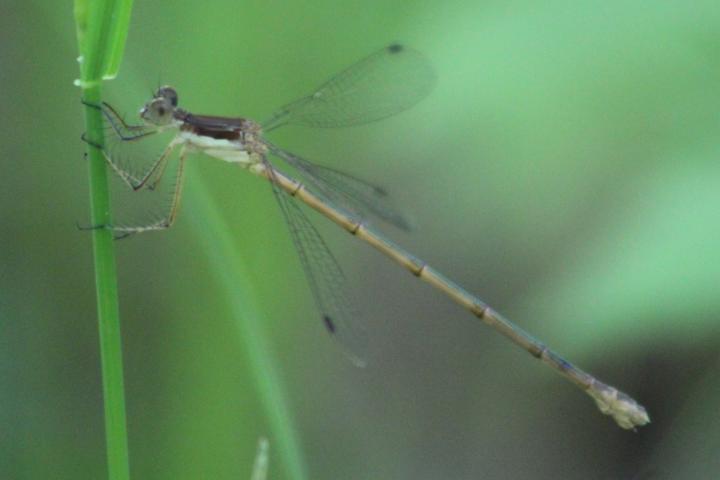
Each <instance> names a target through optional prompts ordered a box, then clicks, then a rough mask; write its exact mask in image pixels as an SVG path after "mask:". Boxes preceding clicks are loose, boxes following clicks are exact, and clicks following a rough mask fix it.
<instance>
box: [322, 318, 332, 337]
mask: <svg viewBox="0 0 720 480" xmlns="http://www.w3.org/2000/svg"><path fill="white" fill-rule="evenodd" d="M322 319H323V322H324V323H325V328H327V329H328V332H330V333H335V324H334V323H333V321H332V318H330V317H328V316H327V315H323V317H322Z"/></svg>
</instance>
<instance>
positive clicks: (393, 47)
mask: <svg viewBox="0 0 720 480" xmlns="http://www.w3.org/2000/svg"><path fill="white" fill-rule="evenodd" d="M403 48H405V47H403V46H402V45H400V44H399V43H393V44H392V45H388V47H387V51H388V52H390V53H399V52H402V51H403Z"/></svg>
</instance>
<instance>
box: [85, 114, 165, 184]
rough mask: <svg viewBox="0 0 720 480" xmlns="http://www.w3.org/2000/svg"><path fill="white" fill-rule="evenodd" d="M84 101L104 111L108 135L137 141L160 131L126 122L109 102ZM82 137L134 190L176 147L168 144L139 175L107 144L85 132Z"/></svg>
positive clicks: (119, 139) (122, 140) (123, 140)
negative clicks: (115, 154) (100, 142)
mask: <svg viewBox="0 0 720 480" xmlns="http://www.w3.org/2000/svg"><path fill="white" fill-rule="evenodd" d="M82 103H83V104H84V105H85V106H87V107H89V108H95V109H97V110H100V111H101V112H102V115H103V119H104V121H105V123H106V124H107V127H106V133H107V134H108V135H113V136H114V137H115V138H116V139H117V140H118V141H121V142H135V141H138V140H141V139H143V138H145V137H148V136H150V135H154V134H156V133H158V129H157V128H154V127H151V126H147V125H130V124H128V123H126V122H125V120H124V119H123V118H122V117H121V116H120V115H119V114H118V113H117V111H116V110H115V109H114V108H113V107H112V106H111V105H110V104H108V103H105V102H103V103H101V104H95V103H90V102H86V101H84V100H83V101H82ZM81 138H82V140H83V141H84V142H86V143H88V144H89V145H91V146H92V147H94V148H97V149H99V150H100V151H101V152H102V154H103V157H104V158H105V160H106V161H107V162H108V165H110V167H111V168H112V169H113V171H114V172H115V173H116V174H117V175H118V176H119V177H120V179H121V180H122V181H123V182H124V183H125V184H126V185H127V186H128V187H130V188H132V189H133V190H139V189H141V188H143V187H144V186H145V184H146V182H147V181H148V179H149V178H150V177H151V176H152V175H153V173H154V172H155V171H156V169H157V168H158V167H159V166H161V165H163V162H165V160H166V158H167V156H168V155H169V153H170V152H171V151H172V147H174V145H168V147H167V148H166V149H165V151H163V153H162V155H160V157H159V158H158V159H157V160H155V161H154V162H153V163H152V164H151V165H150V167H149V168H148V169H146V170H145V171H144V172H143V173H142V174H141V175H139V176H138V175H136V174H135V173H133V172H132V171H131V170H130V169H129V168H127V167H126V166H125V165H123V164H122V163H121V162H120V161H119V159H118V158H115V156H114V155H112V153H111V152H110V151H109V150H108V149H107V148H106V146H105V145H101V144H98V143H96V142H94V141H92V140H90V139H88V138H87V137H86V136H85V134H83V135H82V137H81ZM161 172H162V169H161ZM157 180H159V179H157Z"/></svg>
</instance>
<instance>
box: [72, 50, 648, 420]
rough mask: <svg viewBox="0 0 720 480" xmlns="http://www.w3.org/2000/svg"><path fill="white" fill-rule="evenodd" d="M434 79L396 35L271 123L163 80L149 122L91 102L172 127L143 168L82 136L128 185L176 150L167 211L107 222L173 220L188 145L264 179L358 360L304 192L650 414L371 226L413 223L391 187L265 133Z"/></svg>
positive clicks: (113, 127)
mask: <svg viewBox="0 0 720 480" xmlns="http://www.w3.org/2000/svg"><path fill="white" fill-rule="evenodd" d="M434 84H435V73H434V70H433V69H432V67H431V66H430V64H429V63H428V61H427V60H426V59H425V57H424V56H423V55H422V54H420V53H419V52H417V51H415V50H413V49H411V48H408V47H405V46H402V45H397V44H394V45H390V46H387V47H385V48H383V49H382V50H379V51H377V52H375V53H373V54H371V55H369V56H368V57H366V58H364V59H362V60H360V61H359V62H357V63H355V64H354V65H352V66H350V67H349V68H347V69H345V70H343V71H342V72H340V73H339V74H337V75H336V76H334V77H332V78H331V79H330V80H328V81H327V82H326V83H324V84H323V85H322V86H320V87H319V88H318V89H317V90H315V91H314V92H313V93H311V94H310V95H307V96H305V97H302V98H300V99H299V100H296V101H294V102H292V103H289V104H287V105H285V106H284V107H282V108H280V109H279V110H278V111H277V112H276V113H275V114H274V115H272V116H271V117H270V118H269V119H268V120H266V121H264V122H255V121H253V120H249V119H246V118H236V117H232V118H231V117H219V116H209V115H196V114H194V113H191V112H189V111H187V110H183V109H181V108H180V107H179V106H178V93H177V91H176V90H175V89H173V88H172V87H168V86H165V87H161V88H159V89H158V90H157V91H156V92H155V93H154V94H153V96H152V98H151V99H150V100H149V101H148V102H147V103H146V104H145V106H144V107H143V108H142V109H141V111H140V117H141V118H142V120H143V123H142V124H140V125H130V124H128V123H126V122H125V121H124V120H123V118H122V117H121V116H120V115H118V113H117V112H116V110H115V109H114V108H113V107H112V106H110V105H109V104H107V103H102V104H99V105H96V104H86V105H88V106H89V107H92V108H98V109H100V110H102V113H103V117H104V119H105V122H106V125H107V130H108V134H109V135H110V136H111V137H114V139H115V140H117V141H118V143H120V144H122V143H133V142H138V141H140V140H143V139H145V138H148V137H152V136H155V135H157V134H159V133H162V132H172V133H173V136H172V139H171V140H170V141H169V143H168V144H167V146H166V147H165V148H164V150H163V151H162V153H161V154H160V155H159V156H158V157H157V158H154V159H153V160H152V161H150V162H148V163H147V164H146V166H145V167H143V168H142V169H137V168H133V167H132V166H131V165H132V163H129V162H127V161H125V160H124V159H122V158H121V157H120V156H119V155H117V154H115V151H114V149H113V148H110V146H109V145H110V142H103V143H102V144H101V143H100V142H94V141H93V139H86V140H87V141H88V143H90V144H91V145H93V146H94V147H96V148H100V149H102V151H103V153H104V156H105V158H106V160H107V162H108V164H109V166H110V167H111V168H112V169H113V170H114V172H115V173H116V174H117V176H118V177H119V178H120V179H121V180H122V181H123V182H124V183H125V184H127V186H128V187H130V188H131V189H132V190H143V189H147V190H151V189H154V188H155V187H156V186H157V185H158V184H159V183H160V181H161V179H162V178H163V174H164V173H165V172H166V167H167V165H168V164H169V163H170V158H171V156H172V154H173V152H176V153H177V162H178V163H177V166H176V168H175V170H174V174H173V177H174V178H173V180H174V182H173V183H172V194H171V201H170V205H169V207H168V208H167V211H166V212H165V214H164V215H162V216H161V218H159V219H157V220H156V221H153V222H151V223H149V224H145V225H124V224H117V225H104V226H103V227H105V228H109V229H111V230H112V231H113V232H114V233H115V235H116V236H117V237H124V236H128V235H132V234H135V233H141V232H146V231H152V230H162V229H166V228H169V227H170V226H171V225H172V224H173V221H174V220H175V217H176V215H177V211H178V205H179V201H180V193H181V187H182V175H183V165H184V162H185V159H186V157H187V155H188V154H189V153H195V152H201V153H204V154H206V155H209V156H210V157H215V158H218V159H221V160H224V161H226V162H231V163H234V164H236V165H238V166H240V167H242V168H244V169H247V170H248V171H250V172H252V173H254V174H256V175H259V176H261V177H264V178H265V179H267V180H268V181H269V183H270V185H271V187H272V191H273V193H274V195H275V198H276V199H277V201H278V204H279V206H280V210H281V211H282V213H283V215H284V217H285V220H286V221H287V223H288V226H289V228H290V232H291V237H292V240H293V243H294V244H295V247H296V249H297V252H298V255H299V257H300V262H301V264H302V267H303V269H304V271H305V274H306V277H307V280H308V283H309V284H310V287H311V291H312V294H313V296H314V298H315V302H316V304H317V307H318V309H319V311H320V314H321V319H322V321H323V323H324V325H325V328H326V329H327V330H328V332H330V334H331V335H332V336H333V337H335V338H336V339H337V340H338V341H339V342H340V343H341V345H342V346H343V347H344V349H345V350H346V352H347V353H348V355H349V356H350V357H351V358H352V359H353V360H354V362H355V363H357V364H360V365H362V364H363V363H364V361H365V351H364V350H365V342H366V341H365V339H364V334H363V330H364V329H363V326H362V325H361V322H360V321H359V320H358V319H359V318H360V317H359V316H358V315H357V312H356V311H355V306H354V302H353V301H352V298H351V296H350V295H349V294H348V289H347V288H346V287H345V285H344V284H345V276H344V275H343V272H342V269H341V268H340V265H339V264H338V262H337V260H336V259H335V257H333V255H332V254H331V253H330V251H329V249H328V248H327V245H326V243H325V241H324V240H323V238H322V237H321V236H320V234H319V233H318V231H317V230H316V228H315V227H314V226H313V225H312V223H310V221H309V219H308V218H307V216H306V215H305V213H304V212H303V210H302V209H301V208H300V206H299V204H298V203H297V201H298V200H299V201H301V202H303V203H305V204H306V205H308V206H309V207H311V208H312V209H314V210H316V211H318V212H319V213H321V214H322V215H324V216H326V217H327V218H329V219H330V220H332V221H333V222H335V223H336V224H338V225H339V226H341V227H342V228H343V229H345V230H347V231H348V232H349V233H350V234H352V235H353V236H355V237H357V238H359V239H361V240H363V241H365V242H367V243H369V244H370V245H372V246H373V247H374V248H376V249H377V250H379V251H380V252H381V253H383V254H385V255H386V256H387V257H389V258H390V259H392V260H393V261H395V262H396V263H398V264H400V265H401V266H403V267H405V268H406V269H407V270H409V271H410V273H412V274H413V275H414V276H416V277H418V278H419V279H421V280H424V281H425V282H427V283H429V284H430V285H432V286H433V287H435V288H436V289H437V290H439V291H440V292H442V293H444V294H445V295H447V296H448V297H450V299H451V300H453V301H454V302H456V303H457V304H459V305H460V306H462V307H464V308H466V309H467V310H469V311H470V313H471V314H473V315H474V316H475V317H477V318H478V319H480V320H482V321H483V322H484V323H486V324H488V325H489V326H491V327H493V328H494V329H496V330H497V331H499V332H500V333H502V334H503V335H505V336H506V337H507V338H509V339H510V340H511V341H512V342H513V343H515V344H516V345H518V346H520V347H522V348H523V349H525V350H526V351H528V352H529V353H530V354H532V355H533V356H534V357H536V358H538V359H540V360H541V361H542V362H543V363H544V364H546V365H548V366H550V367H551V368H553V369H554V370H555V371H557V372H558V373H560V374H561V375H563V376H564V377H565V378H567V379H568V380H570V381H571V382H572V383H573V384H575V385H576V386H578V387H580V388H581V389H582V390H584V391H585V392H586V393H588V394H589V395H590V396H591V397H592V398H593V399H594V400H595V402H596V403H597V406H598V407H599V408H600V410H601V411H602V412H603V413H604V414H607V415H610V416H612V417H613V418H614V419H615V421H616V422H617V423H618V425H620V426H621V427H622V428H626V429H634V428H635V427H637V426H642V425H645V424H646V423H648V422H649V421H650V419H649V417H648V415H647V413H646V411H645V409H644V408H643V407H642V406H641V405H640V404H638V403H637V402H636V401H635V400H634V399H632V398H631V397H630V396H628V395H626V394H624V393H622V392H620V391H619V390H617V389H616V388H614V387H612V386H610V385H607V384H605V383H603V382H601V381H599V380H597V379H596V378H595V377H593V376H592V375H590V374H588V373H586V372H584V371H582V370H581V369H579V368H578V367H576V366H574V365H573V364H571V363H570V362H568V361H566V360H564V359H563V358H562V357H560V356H559V355H557V354H556V353H555V352H553V351H552V350H550V349H549V348H548V347H547V346H545V345H544V344H543V343H541V342H540V341H538V340H536V339H535V338H533V337H532V336H530V335H529V334H527V333H526V332H524V331H523V330H522V329H520V328H519V327H518V326H516V325H514V324H513V323H512V322H510V321H509V320H507V319H505V318H504V317H502V316H501V315H500V314H499V313H497V312H496V311H495V310H493V309H492V308H490V307H489V306H488V305H486V304H485V303H484V302H482V301H481V300H480V299H479V298H477V297H476V296H474V295H472V294H470V293H468V292H467V291H466V290H465V289H463V288H462V287H460V286H459V285H457V284H455V283H454V282H452V281H451V280H449V279H448V278H446V277H445V276H444V275H442V274H441V273H440V272H438V271H437V270H435V269H434V268H432V267H431V266H429V265H428V264H427V263H425V262H424V261H423V260H421V259H419V258H417V257H415V256H414V255H412V254H410V253H408V252H406V251H405V250H403V249H402V248H400V247H399V246H397V245H396V244H394V243H393V242H391V241H390V240H389V239H388V238H386V237H385V236H383V235H381V234H380V233H378V232H377V231H376V230H375V229H374V228H372V227H371V226H370V225H369V223H368V222H367V217H368V215H374V216H376V217H379V218H380V219H381V220H383V221H386V222H387V223H390V224H392V225H395V226H397V227H399V228H402V229H407V228H408V223H407V222H406V221H405V219H404V218H403V217H402V216H401V215H399V214H397V213H395V212H394V211H392V210H391V209H389V208H387V207H386V205H385V204H384V202H383V200H384V198H383V197H385V196H386V192H385V191H384V190H383V189H382V188H379V187H377V186H375V185H373V184H372V183H370V182H366V181H365V180H362V179H360V178H358V177H355V176H352V175H348V174H345V173H342V172H340V171H338V170H335V169H332V168H328V167H324V166H320V165H318V164H315V163H313V162H310V161H309V160H306V159H304V158H302V157H300V156H298V155H295V154H293V153H290V152H288V151H286V150H284V149H282V148H280V147H278V146H277V145H274V144H273V143H271V142H270V141H268V140H267V138H266V136H265V134H266V133H267V132H270V131H272V130H275V129H277V128H280V127H282V126H285V125H303V126H310V127H344V126H350V125H359V124H364V123H368V122H373V121H376V120H380V119H383V118H386V117H389V116H392V115H395V114H397V113H399V112H401V111H403V110H406V109H408V108H410V107H411V106H413V105H415V104H416V103H417V102H419V101H420V100H421V99H423V98H424V97H426V96H427V95H428V94H429V93H430V91H431V90H432V88H433V86H434ZM111 141H112V140H111ZM271 159H273V160H271ZM274 159H279V160H281V161H283V162H285V163H286V164H287V165H289V166H291V167H293V168H294V170H295V171H296V172H297V174H298V176H299V180H298V179H295V178H293V177H291V176H290V175H288V174H287V173H285V172H283V171H281V170H280V169H279V167H278V166H277V165H276V163H275V161H274Z"/></svg>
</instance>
